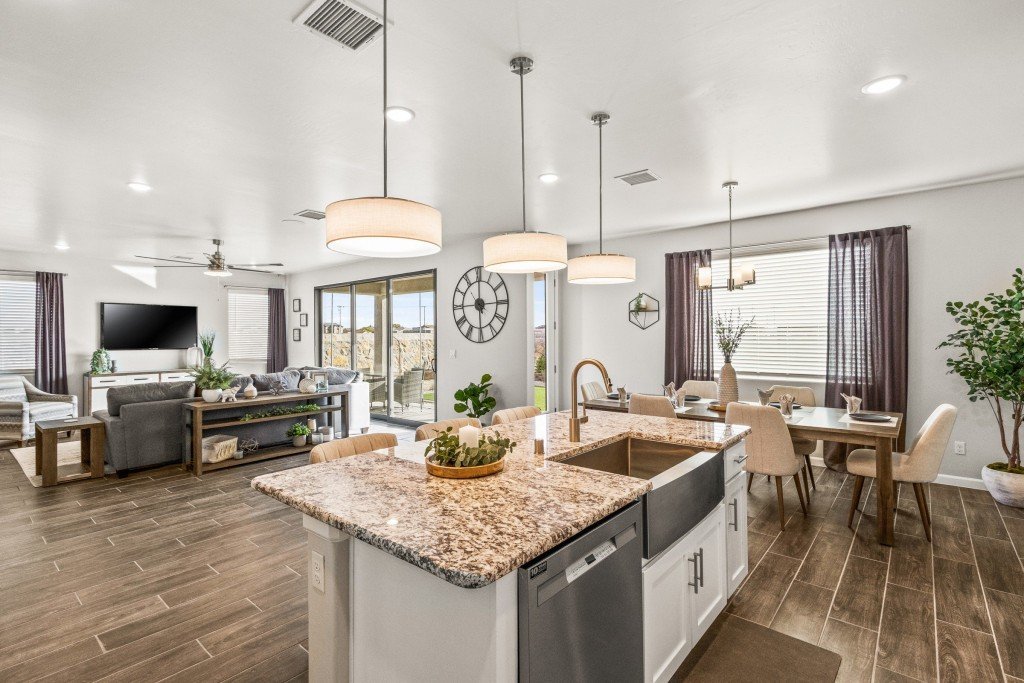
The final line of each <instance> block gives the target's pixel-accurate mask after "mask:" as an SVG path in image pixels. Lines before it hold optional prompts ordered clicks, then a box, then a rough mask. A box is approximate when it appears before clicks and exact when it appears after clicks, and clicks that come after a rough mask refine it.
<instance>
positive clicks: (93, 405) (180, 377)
mask: <svg viewBox="0 0 1024 683" xmlns="http://www.w3.org/2000/svg"><path fill="white" fill-rule="evenodd" d="M191 381H192V373H191V372H189V371H188V370H185V369H179V370H142V371H138V370H137V371H135V372H105V373H102V374H93V373H91V372H86V373H85V374H84V375H83V382H82V384H83V389H84V390H83V391H82V404H83V406H84V410H83V412H82V414H83V415H85V416H87V417H88V416H89V415H92V413H93V411H94V410H106V408H107V390H108V389H110V388H111V387H124V386H128V385H131V384H152V383H153V382H191Z"/></svg>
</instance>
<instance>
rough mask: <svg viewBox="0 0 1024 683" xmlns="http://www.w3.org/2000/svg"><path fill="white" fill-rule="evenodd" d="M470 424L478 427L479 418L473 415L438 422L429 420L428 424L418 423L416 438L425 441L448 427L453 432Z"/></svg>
mask: <svg viewBox="0 0 1024 683" xmlns="http://www.w3.org/2000/svg"><path fill="white" fill-rule="evenodd" d="M470 425H472V426H473V427H478V428H479V427H480V420H478V419H476V418H475V417H456V418H454V419H452V420H441V421H440V422H431V423H429V424H425V425H420V426H419V427H417V428H416V440H417V441H427V440H428V439H433V438H434V437H435V436H437V435H438V434H440V433H441V432H443V431H444V430H446V429H448V428H449V427H451V428H452V431H453V432H458V431H459V429H460V428H462V427H467V426H470Z"/></svg>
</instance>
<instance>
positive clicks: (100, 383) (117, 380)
mask: <svg viewBox="0 0 1024 683" xmlns="http://www.w3.org/2000/svg"><path fill="white" fill-rule="evenodd" d="M89 382H90V384H91V385H92V386H93V387H119V386H121V385H123V384H125V381H124V376H123V375H112V376H110V377H92V378H90V379H89Z"/></svg>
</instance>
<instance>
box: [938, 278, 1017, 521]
mask: <svg viewBox="0 0 1024 683" xmlns="http://www.w3.org/2000/svg"><path fill="white" fill-rule="evenodd" d="M946 312H947V313H949V314H950V315H951V316H953V320H954V322H955V323H956V324H957V328H958V329H957V330H956V331H955V332H953V333H952V334H950V335H949V336H948V337H946V339H945V340H944V341H943V342H942V343H941V344H939V348H950V349H957V351H958V355H957V356H955V357H953V358H948V359H947V360H946V365H947V366H948V367H949V369H950V370H949V372H950V373H951V374H957V375H959V376H960V377H961V378H962V379H963V380H964V381H965V382H966V383H967V397H968V399H970V401H971V402H978V401H985V402H986V403H987V404H988V406H989V408H990V409H991V411H992V416H993V417H994V418H995V420H996V424H997V426H998V427H999V443H1000V445H1001V446H1002V449H1003V454H1004V455H1005V456H1006V462H994V463H990V464H988V465H986V466H985V467H983V468H982V471H981V475H982V479H983V480H984V481H985V485H986V486H987V487H988V490H989V492H990V493H991V494H992V496H993V497H994V498H995V499H996V500H998V501H999V502H1000V503H1003V504H1005V505H1013V506H1016V507H1024V468H1022V467H1021V463H1020V446H1021V443H1020V441H1021V439H1020V433H1021V424H1022V422H1024V270H1022V269H1021V268H1017V270H1016V271H1014V274H1013V282H1012V284H1011V286H1010V288H1009V289H1007V290H1006V291H1005V292H1001V293H998V294H995V293H993V294H989V295H987V296H986V297H985V298H984V299H982V300H981V301H972V302H970V303H966V304H965V303H964V302H962V301H950V302H947V303H946Z"/></svg>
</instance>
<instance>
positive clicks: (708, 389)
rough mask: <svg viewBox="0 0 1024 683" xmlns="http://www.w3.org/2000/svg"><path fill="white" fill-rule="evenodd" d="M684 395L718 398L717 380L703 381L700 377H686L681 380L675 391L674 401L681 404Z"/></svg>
mask: <svg viewBox="0 0 1024 683" xmlns="http://www.w3.org/2000/svg"><path fill="white" fill-rule="evenodd" d="M686 395H690V396H700V397H701V398H711V399H716V398H718V382H712V381H705V380H701V379H688V380H686V381H685V382H683V386H681V387H679V391H677V392H676V402H677V403H679V404H682V402H683V397H684V396H686Z"/></svg>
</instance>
